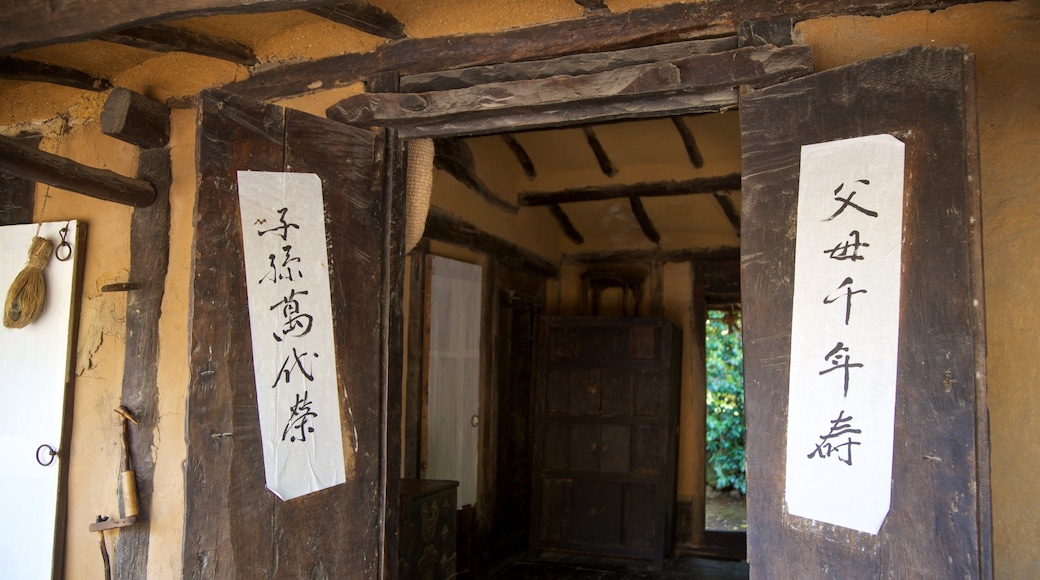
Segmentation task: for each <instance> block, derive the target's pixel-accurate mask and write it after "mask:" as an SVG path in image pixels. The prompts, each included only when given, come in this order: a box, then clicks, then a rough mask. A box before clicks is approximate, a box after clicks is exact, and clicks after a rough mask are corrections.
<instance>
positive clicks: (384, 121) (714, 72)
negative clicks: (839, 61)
mask: <svg viewBox="0 0 1040 580" xmlns="http://www.w3.org/2000/svg"><path fill="white" fill-rule="evenodd" d="M811 72H812V52H811V50H810V49H809V47H808V46H788V47H783V48H772V47H746V48H738V49H734V50H731V51H726V52H721V53H711V54H701V55H694V56H690V57H687V58H683V59H680V60H676V61H672V62H667V63H651V64H642V65H633V66H628V67H622V68H618V69H613V70H609V71H604V72H600V73H593V74H588V75H573V76H572V75H566V76H555V77H549V78H545V79H535V80H528V81H505V82H500V83H490V84H486V85H480V86H475V87H467V88H462V89H452V90H447V91H427V92H424V93H362V94H359V95H354V96H351V97H347V98H346V99H343V100H342V101H340V102H339V103H337V104H335V105H332V106H331V107H329V108H328V110H327V111H326V113H327V115H328V117H329V118H330V119H335V120H337V121H340V122H343V123H347V124H351V125H360V126H370V125H386V126H392V127H399V126H408V125H419V124H424V123H436V122H442V121H445V120H449V119H451V118H456V117H463V116H464V117H465V118H466V119H467V120H471V119H474V118H477V117H479V116H488V115H495V114H502V113H508V112H531V111H539V110H545V109H548V108H552V107H559V106H561V105H565V106H567V107H582V106H585V105H587V104H591V103H604V102H619V101H632V100H639V99H642V98H646V97H652V96H659V95H663V94H673V93H676V92H683V93H696V92H701V93H709V92H712V91H714V90H717V89H722V88H727V87H734V86H737V85H750V86H760V85H768V84H773V83H776V82H781V81H784V80H787V79H792V78H797V77H799V76H804V75H806V74H809V73H811Z"/></svg>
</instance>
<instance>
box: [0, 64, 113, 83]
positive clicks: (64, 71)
mask: <svg viewBox="0 0 1040 580" xmlns="http://www.w3.org/2000/svg"><path fill="white" fill-rule="evenodd" d="M0 79H4V80H14V81H34V82H39V83H51V84H53V85H62V86H66V87H72V88H74V89H82V90H84V91H95V92H100V91H107V90H108V89H110V88H112V83H111V82H109V81H108V79H103V78H101V77H97V76H94V75H92V74H90V73H85V72H83V71H81V70H76V69H74V68H69V67H65V66H58V65H54V64H47V63H43V62H38V61H35V60H24V59H21V58H12V57H9V56H2V57H0Z"/></svg>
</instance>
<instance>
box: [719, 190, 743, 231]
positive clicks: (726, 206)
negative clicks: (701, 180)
mask: <svg viewBox="0 0 1040 580" xmlns="http://www.w3.org/2000/svg"><path fill="white" fill-rule="evenodd" d="M713 194H714V196H715V201H717V202H718V203H719V207H721V208H722V211H723V212H725V214H726V219H728V220H729V223H730V224H731V225H732V226H733V229H734V231H736V233H737V236H738V237H739V236H740V209H738V208H737V205H736V204H735V203H733V196H732V195H730V193H729V192H728V191H715V192H713Z"/></svg>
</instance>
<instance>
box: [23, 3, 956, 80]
mask: <svg viewBox="0 0 1040 580" xmlns="http://www.w3.org/2000/svg"><path fill="white" fill-rule="evenodd" d="M80 1H84V0H80ZM95 1H99V0H95ZM122 1H123V2H129V1H130V0H122ZM196 1H198V0H196ZM971 1H973V0H847V1H845V2H833V1H832V0H803V1H801V2H797V3H782V2H764V1H762V0H704V1H703V2H693V3H675V4H667V5H664V6H658V7H653V8H641V9H636V10H628V11H625V12H621V13H617V14H611V13H597V14H590V15H588V16H586V17H583V18H578V19H574V20H566V21H562V22H553V23H550V24H541V25H537V26H530V27H526V28H518V29H514V30H506V31H498V32H493V33H483V34H472V35H467V36H451V37H439V38H424V39H410V38H409V39H403V40H401V41H399V42H391V43H386V44H384V45H382V46H380V47H379V48H377V49H376V50H374V51H372V52H369V53H363V54H357V53H352V54H342V55H336V56H330V57H327V58H323V59H319V60H314V61H309V62H297V63H288V64H284V65H281V66H275V67H271V68H270V69H267V70H265V71H263V72H258V73H256V74H254V75H253V76H251V77H250V78H248V79H246V80H244V81H239V82H235V83H231V84H229V85H226V86H225V87H224V88H225V89H226V90H229V91H231V92H235V93H238V94H241V95H244V96H249V97H252V98H255V99H273V98H277V97H288V96H292V95H300V94H305V93H309V92H313V91H315V90H320V89H321V88H327V87H333V86H343V85H349V84H352V83H355V82H358V81H362V80H364V79H366V78H367V77H368V76H369V75H371V74H372V73H373V72H376V71H380V70H386V68H387V67H388V66H392V67H394V68H395V69H396V70H398V71H399V72H400V73H401V74H402V75H412V74H418V73H426V72H432V71H437V70H445V69H458V68H463V67H473V66H481V65H490V64H495V63H504V62H522V61H535V60H543V59H550V58H555V57H561V56H567V55H578V54H583V53H595V52H604V51H613V50H621V49H627V48H635V47H640V46H650V45H655V44H663V43H667V42H675V41H678V40H683V39H689V38H696V37H700V38H709V37H718V36H725V35H734V34H736V30H737V26H738V25H739V24H740V23H741V22H743V21H745V20H770V19H777V18H795V19H797V20H798V21H802V20H809V19H812V18H819V17H821V16H844V15H860V16H883V15H885V14H893V13H896V12H901V11H903V10H938V9H942V8H946V7H949V6H953V5H956V4H964V3H966V2H971ZM34 3H35V4H42V3H43V0H36V1H35V2H34Z"/></svg>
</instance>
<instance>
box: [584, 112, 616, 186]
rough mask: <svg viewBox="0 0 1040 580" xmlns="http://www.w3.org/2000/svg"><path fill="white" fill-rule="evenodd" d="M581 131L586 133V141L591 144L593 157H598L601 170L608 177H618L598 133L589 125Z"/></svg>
mask: <svg viewBox="0 0 1040 580" xmlns="http://www.w3.org/2000/svg"><path fill="white" fill-rule="evenodd" d="M581 130H582V132H583V133H585V141H586V142H587V143H588V144H589V148H590V149H592V153H593V155H595V156H596V163H598V164H599V170H600V171H602V172H603V175H606V176H607V177H614V176H615V175H617V172H618V169H617V167H616V166H615V165H614V162H612V161H611V160H610V156H609V155H607V150H606V149H604V148H603V143H601V142H600V140H599V136H598V135H596V131H595V130H594V129H593V128H592V127H590V126H588V125H585V126H584V127H582V128H581Z"/></svg>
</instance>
